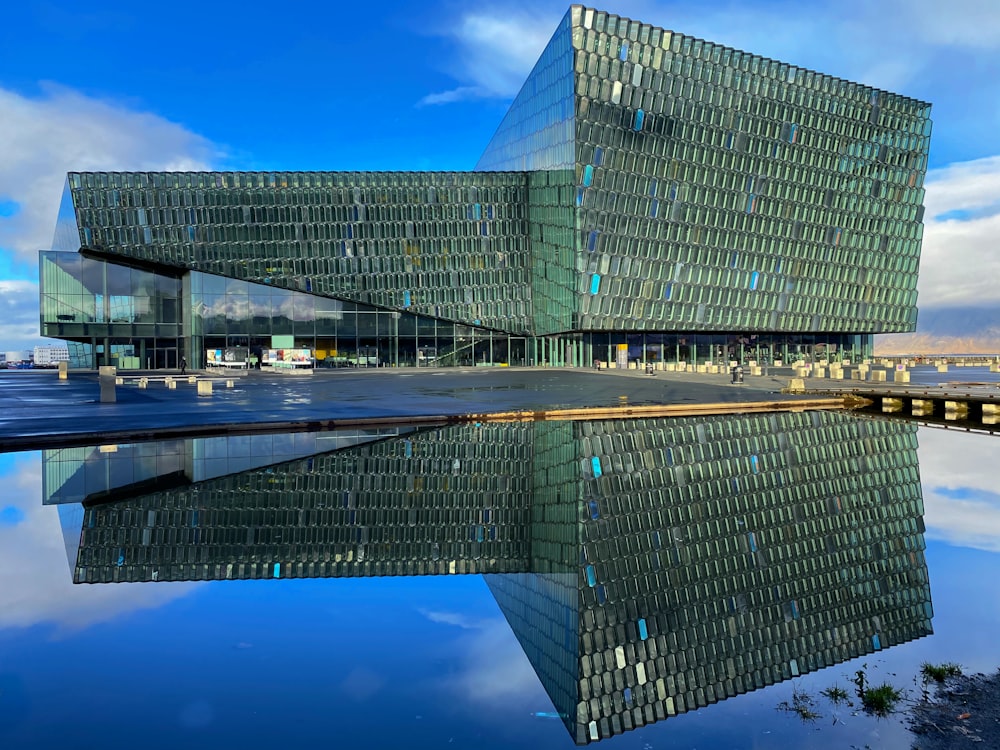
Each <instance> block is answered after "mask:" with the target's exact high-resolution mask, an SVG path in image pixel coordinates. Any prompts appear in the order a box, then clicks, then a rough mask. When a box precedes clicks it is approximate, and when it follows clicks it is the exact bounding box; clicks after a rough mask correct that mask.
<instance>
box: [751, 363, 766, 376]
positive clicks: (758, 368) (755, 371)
mask: <svg viewBox="0 0 1000 750" xmlns="http://www.w3.org/2000/svg"><path fill="white" fill-rule="evenodd" d="M762 370H763V368H762V367H761V366H760V365H750V374H751V375H760V374H761V372H762Z"/></svg>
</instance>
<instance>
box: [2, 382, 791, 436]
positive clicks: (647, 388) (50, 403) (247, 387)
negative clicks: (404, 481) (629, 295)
mask: <svg viewBox="0 0 1000 750" xmlns="http://www.w3.org/2000/svg"><path fill="white" fill-rule="evenodd" d="M169 374H170V373H164V372H157V373H149V375H150V376H151V377H156V378H159V379H153V380H150V382H149V384H148V387H147V388H145V389H140V388H139V387H138V384H137V382H136V380H137V377H138V375H139V373H129V374H128V375H126V376H125V378H126V382H125V384H123V385H119V386H118V387H117V389H116V392H117V393H116V395H117V401H116V403H112V404H102V403H100V386H99V383H98V377H97V374H96V373H94V372H92V371H80V372H70V374H69V378H68V379H67V380H59V379H58V373H57V372H56V371H53V370H45V371H11V372H0V451H7V450H16V449H23V448H25V447H27V446H30V445H36V444H41V442H43V441H44V442H47V443H49V444H51V442H52V440H53V439H56V438H59V437H66V438H73V437H75V438H77V439H79V438H81V437H83V436H88V435H89V436H95V435H96V436H100V435H104V434H108V435H111V434H133V435H135V434H138V433H140V432H147V433H149V435H148V436H149V437H151V436H153V435H154V434H156V433H158V432H161V431H164V430H171V429H178V428H181V429H190V430H194V429H196V428H198V427H213V426H214V427H216V428H218V427H220V426H224V425H238V426H241V427H243V428H244V429H245V428H247V427H250V426H261V427H264V426H273V427H277V426H287V425H291V424H296V423H314V426H317V425H316V423H319V425H318V426H329V423H331V422H336V421H338V420H358V419H367V418H383V419H394V420H399V421H400V422H404V421H406V420H408V419H413V418H416V417H436V416H440V417H453V416H457V415H465V414H487V413H495V412H502V411H514V410H543V409H545V410H547V409H565V408H582V407H608V406H621V405H626V404H630V405H654V404H656V405H658V404H685V403H691V404H702V403H735V402H751V401H769V400H784V399H795V398H802V397H797V396H789V395H785V394H781V393H780V391H781V388H782V387H784V386H786V385H787V384H788V378H787V377H784V376H782V375H777V376H771V377H756V378H752V377H748V378H747V379H746V381H745V382H744V384H742V385H733V384H731V383H730V378H729V376H728V375H709V374H701V373H667V372H658V373H656V375H652V376H650V375H646V374H645V373H643V372H641V371H637V370H603V371H600V372H597V371H594V370H589V369H570V368H565V369H552V368H539V369H530V368H448V369H443V368H442V369H427V370H396V369H371V370H365V369H362V370H329V371H323V370H318V371H316V372H315V373H314V374H312V375H281V374H274V373H266V372H260V371H251V372H245V371H244V372H242V374H239V375H226V374H221V375H219V374H215V373H212V374H207V373H195V374H196V375H197V376H198V377H199V378H201V379H211V380H213V393H212V395H208V396H199V395H198V391H197V386H196V385H194V384H191V383H188V382H187V380H186V379H185V380H178V382H177V386H176V388H175V389H170V388H167V387H166V385H165V384H164V382H163V380H162V378H163V376H164V375H169ZM227 378H230V379H232V381H233V387H231V388H228V387H226V384H225V380H226V379H227Z"/></svg>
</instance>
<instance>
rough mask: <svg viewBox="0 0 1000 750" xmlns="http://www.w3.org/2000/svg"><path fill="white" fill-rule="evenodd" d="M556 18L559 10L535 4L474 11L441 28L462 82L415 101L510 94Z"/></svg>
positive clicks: (532, 61)
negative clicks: (451, 42) (452, 46)
mask: <svg viewBox="0 0 1000 750" xmlns="http://www.w3.org/2000/svg"><path fill="white" fill-rule="evenodd" d="M562 12H563V13H565V7H564V8H563V11H562ZM559 17H560V14H559V13H556V14H554V15H553V14H552V13H550V12H546V11H545V10H543V9H538V8H534V7H529V8H507V9H500V10H498V11H496V12H495V14H490V13H488V12H484V11H480V10H478V9H477V10H476V11H472V12H469V13H467V14H465V15H464V16H462V17H461V18H460V19H459V20H458V22H457V24H456V25H455V27H454V28H452V29H449V30H447V31H445V32H443V35H444V36H446V37H449V38H451V39H453V40H454V41H455V42H456V44H457V49H456V55H455V58H456V65H455V68H454V70H453V74H454V75H455V77H456V78H457V79H458V80H459V81H462V82H463V85H461V86H458V87H457V88H454V89H450V90H448V91H443V92H439V93H433V94H428V95H427V96H425V97H424V98H423V99H421V100H420V104H446V103H450V102H456V101H461V100H463V99H483V98H510V97H513V96H514V95H515V94H516V93H517V92H518V90H519V89H520V88H521V84H522V83H524V79H525V77H526V76H527V74H528V72H529V71H530V70H531V68H532V66H533V65H534V64H535V61H537V60H538V56H539V55H540V54H541V53H542V50H543V49H545V43H546V42H548V40H549V38H550V37H551V36H552V30H553V29H554V28H555V25H556V24H557V23H558V21H559Z"/></svg>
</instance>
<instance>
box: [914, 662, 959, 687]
mask: <svg viewBox="0 0 1000 750" xmlns="http://www.w3.org/2000/svg"><path fill="white" fill-rule="evenodd" d="M920 673H921V674H922V675H923V676H924V680H927V681H930V680H934V682H944V681H945V680H947V679H948V678H949V677H960V676H961V674H962V668H961V667H960V666H958V665H957V664H952V663H951V662H946V663H945V664H931V663H929V662H924V663H923V664H922V665H921V666H920Z"/></svg>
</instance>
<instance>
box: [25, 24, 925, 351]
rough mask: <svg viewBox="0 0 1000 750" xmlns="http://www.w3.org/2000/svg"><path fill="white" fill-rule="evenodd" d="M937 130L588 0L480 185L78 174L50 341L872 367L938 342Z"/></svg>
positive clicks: (475, 179)
mask: <svg viewBox="0 0 1000 750" xmlns="http://www.w3.org/2000/svg"><path fill="white" fill-rule="evenodd" d="M929 115H930V105H928V104H926V103H924V102H920V101H916V100H914V99H910V98H907V97H905V96H901V95H897V94H893V93H889V92H886V91H880V90H877V89H873V88H871V87H867V86H863V85H860V84H856V83H850V82H848V81H844V80H841V79H838V78H834V77H832V76H828V75H823V74H819V73H816V72H813V71H810V70H805V69H802V68H798V67H796V66H794V65H789V64H785V63H781V62H778V61H774V60H769V59H766V58H761V57H758V56H756V55H752V54H749V53H745V52H740V51H737V50H733V49H730V48H728V47H724V46H721V45H717V44H713V43H710V42H706V41H703V40H700V39H695V38H692V37H688V36H684V35H682V34H679V33H674V32H671V31H667V30H664V29H660V28H656V27H653V26H650V25H647V24H643V23H640V22H637V21H633V20H630V19H627V18H621V17H618V16H615V15H611V14H608V13H604V12H601V11H596V10H592V9H588V8H584V7H580V6H573V7H572V8H570V10H569V11H568V12H567V14H566V15H565V17H564V18H563V20H562V22H561V23H560V25H559V27H558V29H557V30H556V33H555V34H554V36H553V37H552V39H551V40H550V42H549V43H548V45H547V47H546V48H545V50H544V51H543V53H542V55H541V57H540V59H539V61H538V63H537V64H536V66H535V68H534V69H533V70H532V72H531V74H530V75H529V77H528V79H527V80H526V82H525V84H524V86H523V88H522V90H521V92H520V93H519V94H518V96H517V97H516V98H515V100H514V102H513V103H512V105H511V107H510V110H509V111H508V113H507V114H506V116H505V117H504V119H503V120H502V122H501V123H500V125H499V127H498V129H497V131H496V133H495V135H494V137H493V138H492V140H491V141H490V142H489V144H488V145H487V146H486V149H485V151H484V153H483V155H482V157H481V158H480V160H479V162H478V164H477V165H476V167H475V170H474V171H472V172H463V173H446V172H388V173H379V172H366V173H348V172H323V173H320V172H304V173H281V172H252V173H251V172H219V173H72V174H70V175H69V176H68V180H67V187H66V192H65V196H64V200H63V206H62V209H61V211H60V218H59V223H58V228H57V232H56V242H55V243H54V250H53V251H46V252H43V253H42V254H41V301H42V321H41V327H42V333H43V335H46V336H53V337H57V338H62V339H65V340H67V341H71V342H75V344H76V345H77V346H76V353H77V355H78V356H77V359H78V364H88V363H89V364H91V365H96V364H100V363H109V364H110V363H112V359H114V358H116V357H117V358H118V359H119V360H122V361H124V360H125V359H126V358H127V359H128V361H129V362H131V363H133V364H135V365H136V366H162V367H170V366H174V365H175V364H176V363H177V361H179V358H180V357H181V356H186V357H187V360H188V363H189V364H191V365H192V366H199V365H201V364H203V363H204V351H205V350H206V349H211V348H220V347H226V346H243V347H249V348H251V349H255V348H260V347H266V346H268V345H269V344H270V341H271V337H273V336H282V337H289V336H291V337H294V343H295V345H296V346H297V347H301V348H308V349H312V350H314V351H315V352H316V357H317V359H319V360H321V361H322V360H326V359H330V361H331V362H350V361H352V356H353V361H354V362H357V361H358V360H359V358H360V357H361V355H360V354H359V353H362V352H368V353H369V354H368V355H366V356H365V361H371V360H375V361H377V362H378V363H379V364H386V365H400V366H402V365H413V364H416V365H419V364H421V363H431V362H433V363H435V364H439V365H447V364H494V365H496V364H511V365H519V364H550V365H576V366H580V365H589V364H590V363H591V362H592V361H593V360H595V359H601V360H610V361H612V362H615V361H617V362H619V363H624V362H625V361H634V360H642V361H665V362H675V361H676V362H680V361H684V362H689V363H695V362H697V363H703V362H706V361H717V360H726V359H756V360H758V361H763V362H767V361H770V360H774V359H788V358H791V357H794V356H806V357H809V356H812V355H821V356H823V357H831V358H834V359H836V358H840V357H844V356H851V357H861V356H865V355H867V354H870V351H871V340H872V339H871V337H872V335H873V334H875V333H884V332H903V331H912V330H914V329H915V325H916V312H917V308H916V294H917V293H916V282H917V272H918V265H919V256H920V240H921V234H922V221H923V195H924V191H923V179H924V175H925V172H926V168H927V155H928V150H929V142H930V131H931V125H930V120H929ZM65 251H71V252H70V253H67V252H65ZM373 352H374V356H370V355H371V353H373Z"/></svg>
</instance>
